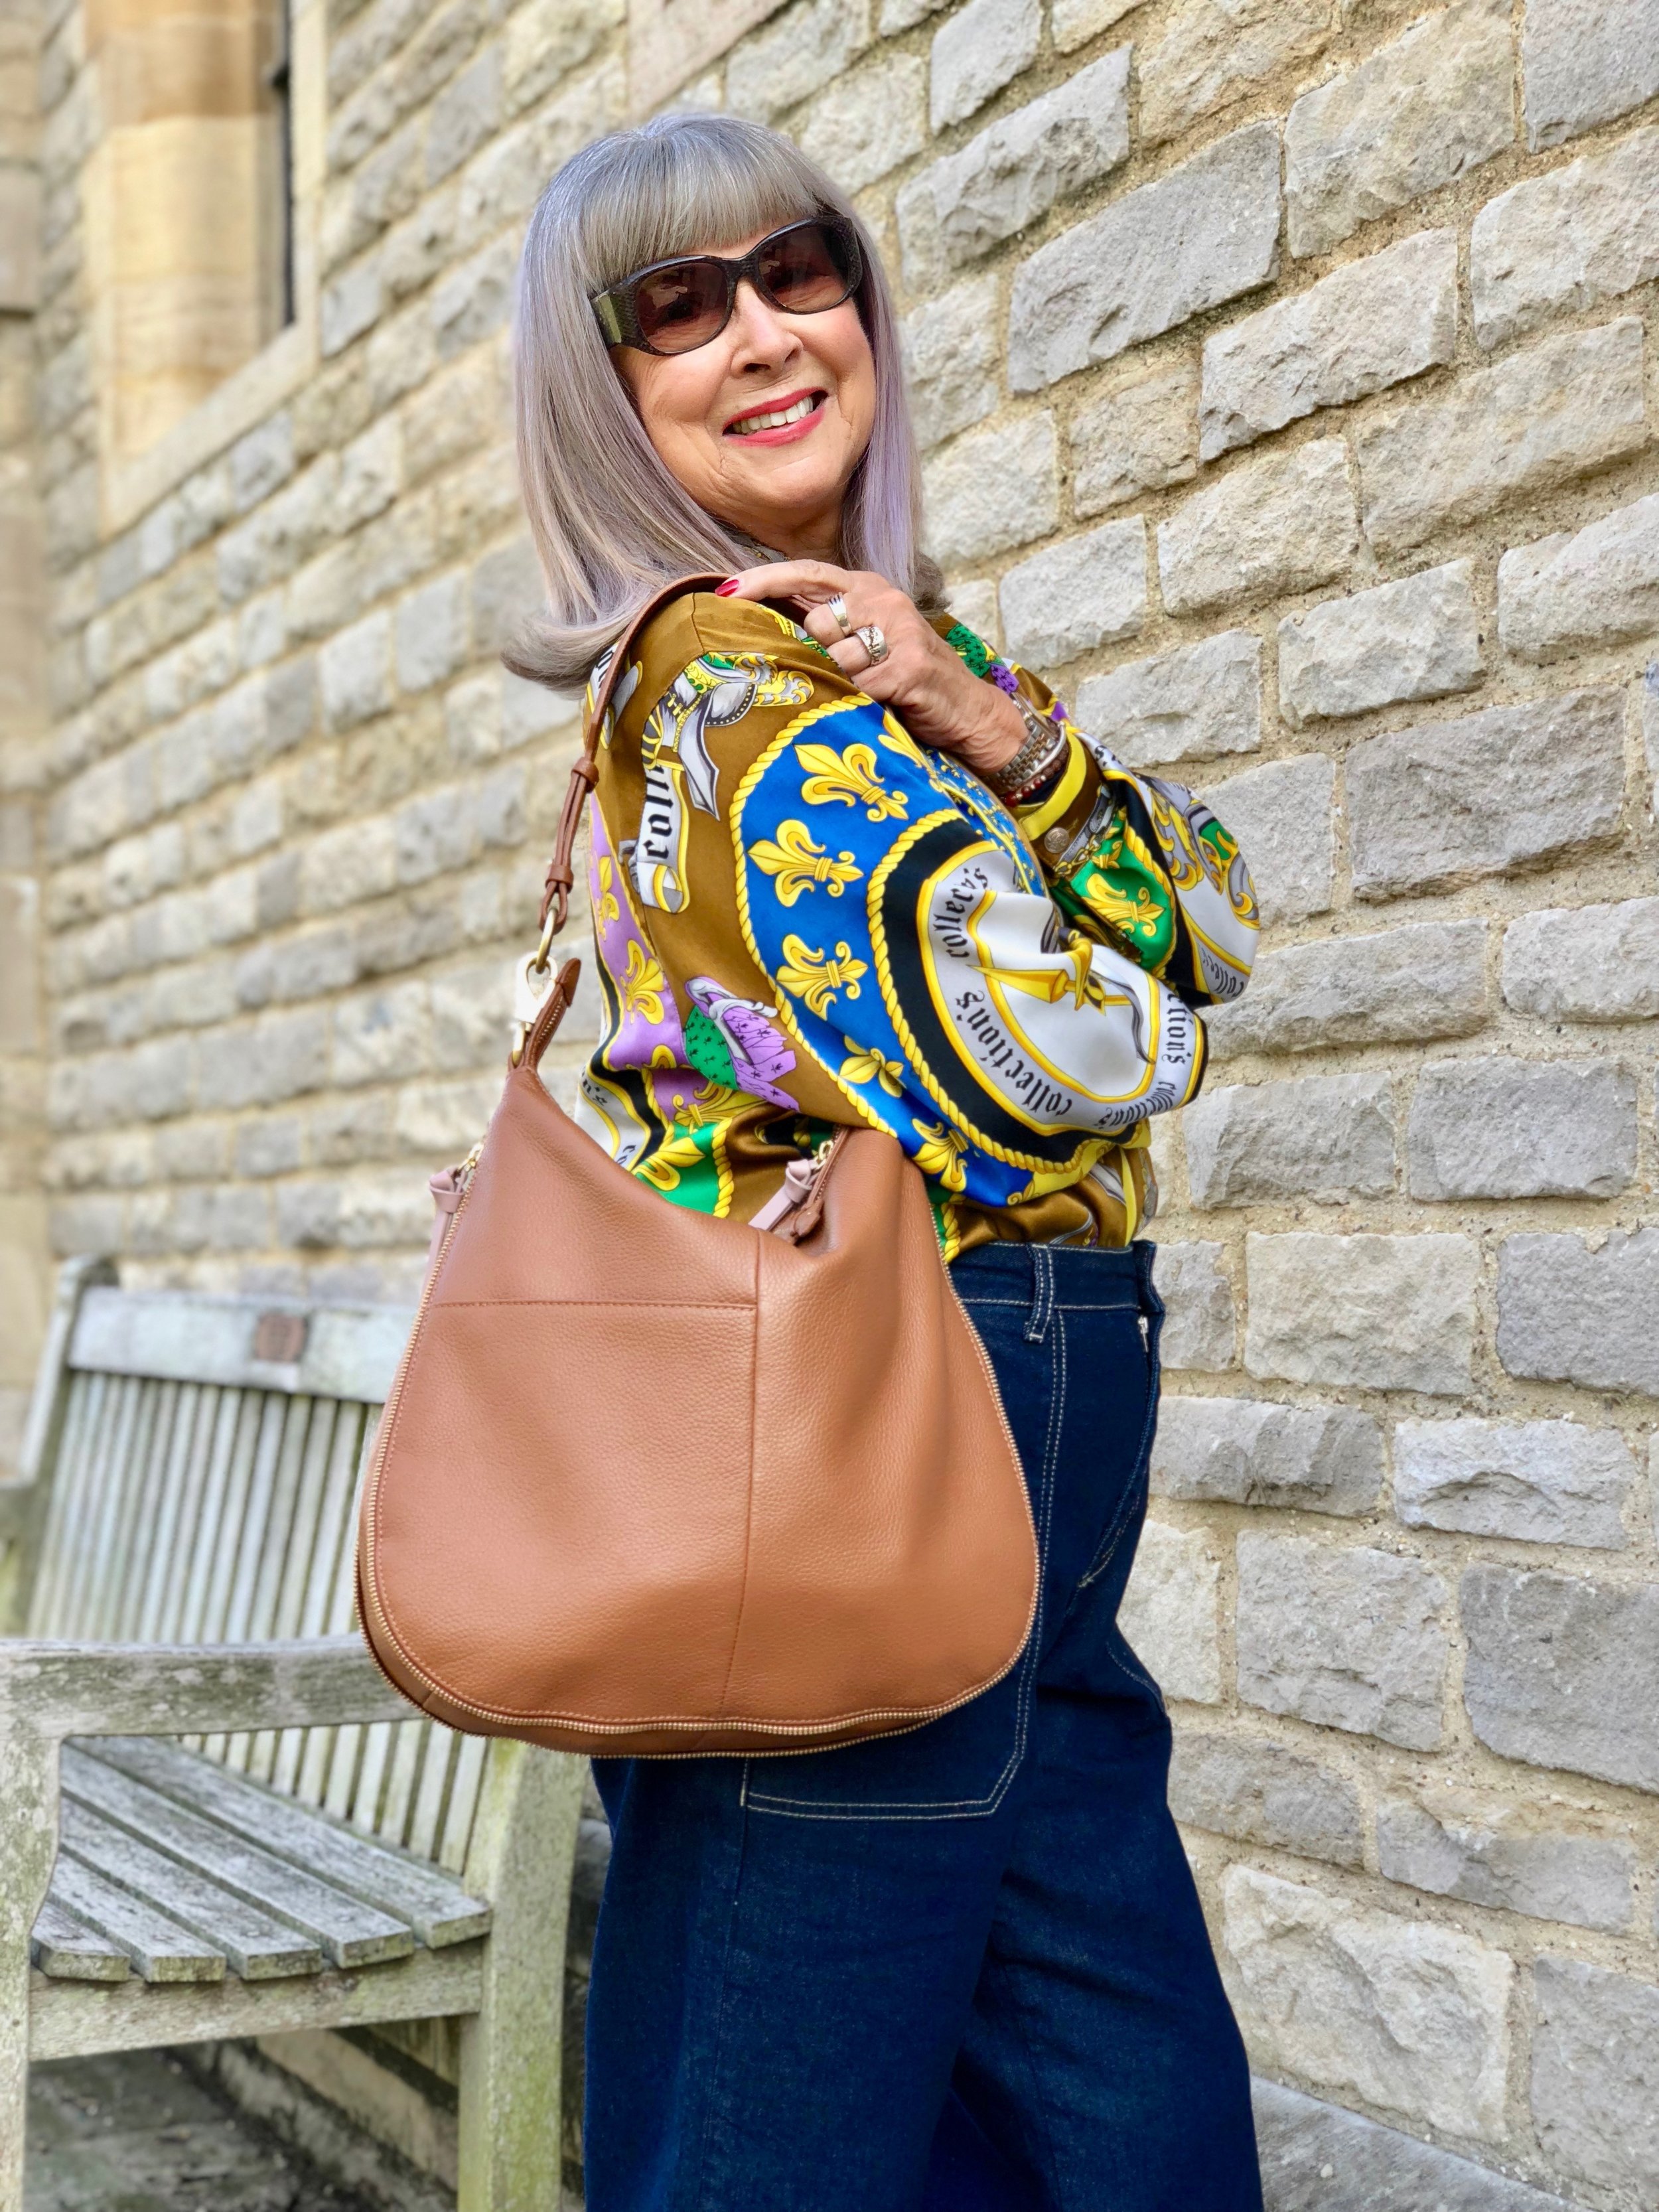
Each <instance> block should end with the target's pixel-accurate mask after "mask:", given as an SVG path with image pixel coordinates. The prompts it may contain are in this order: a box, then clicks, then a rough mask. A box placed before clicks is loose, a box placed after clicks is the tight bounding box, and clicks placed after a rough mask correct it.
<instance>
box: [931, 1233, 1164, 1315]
mask: <svg viewBox="0 0 1659 2212" xmlns="http://www.w3.org/2000/svg"><path fill="white" fill-rule="evenodd" d="M1157 1250H1158V1247H1157V1246H1156V1245H1155V1244H1153V1243H1152V1242H1151V1240H1150V1239H1146V1238H1143V1239H1141V1240H1140V1241H1139V1242H1138V1243H1133V1244H1129V1245H1113V1246H1100V1245H1079V1244H1016V1243H995V1244H975V1246H974V1247H973V1248H972V1249H971V1250H969V1251H967V1252H963V1254H962V1255H960V1256H959V1257H958V1258H957V1259H956V1260H954V1261H952V1262H951V1280H952V1281H953V1282H954V1283H955V1285H956V1286H957V1296H958V1297H963V1298H972V1297H991V1296H994V1295H996V1294H997V1292H998V1291H999V1290H1000V1292H1001V1295H1003V1296H1005V1297H1024V1298H1035V1299H1036V1300H1038V1301H1039V1302H1041V1303H1043V1304H1048V1303H1053V1304H1057V1305H1062V1306H1070V1305H1085V1306H1087V1305H1099V1304H1103V1303H1104V1302H1106V1301H1107V1300H1110V1299H1115V1298H1121V1300H1122V1302H1123V1303H1124V1304H1126V1305H1127V1304H1136V1305H1139V1307H1140V1309H1141V1310H1142V1311H1143V1312H1145V1313H1160V1312H1162V1310H1163V1302H1162V1300H1161V1299H1160V1298H1159V1297H1158V1292H1157V1291H1156V1290H1154V1288H1153V1287H1152V1263H1153V1260H1154V1257H1155V1255H1156V1254H1157Z"/></svg>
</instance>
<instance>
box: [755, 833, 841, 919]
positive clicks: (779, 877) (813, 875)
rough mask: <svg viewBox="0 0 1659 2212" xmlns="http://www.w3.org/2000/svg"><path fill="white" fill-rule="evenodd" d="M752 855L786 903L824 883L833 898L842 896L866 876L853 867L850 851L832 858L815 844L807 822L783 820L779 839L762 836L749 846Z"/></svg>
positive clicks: (821, 847)
mask: <svg viewBox="0 0 1659 2212" xmlns="http://www.w3.org/2000/svg"><path fill="white" fill-rule="evenodd" d="M749 857H750V860H752V861H753V862H754V864H755V866H757V868H761V869H763V870H764V872H766V873H767V874H768V875H769V876H771V877H773V878H775V880H776V883H777V887H778V901H779V903H780V904H781V905H783V906H793V904H794V903H795V901H796V900H797V899H798V898H799V896H801V894H802V893H803V892H804V891H810V890H811V889H812V887H813V885H814V884H823V886H824V888H825V890H827V891H828V892H829V896H830V897H831V898H839V897H840V896H841V895H842V891H843V890H845V889H846V887H847V885H848V884H856V883H861V882H862V881H863V878H864V871H863V869H862V868H858V867H854V865H853V855H852V854H850V853H846V852H843V853H842V856H841V858H840V859H839V860H831V859H830V857H829V854H828V853H827V852H826V851H825V849H824V848H823V846H822V845H819V844H816V843H814V842H813V839H812V833H811V830H810V829H808V828H807V826H806V824H805V823H804V822H781V823H779V824H778V834H777V839H776V842H774V841H773V840H772V839H771V838H770V837H763V838H762V839H761V840H760V842H759V843H758V844H755V845H751V846H750V848H749Z"/></svg>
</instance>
